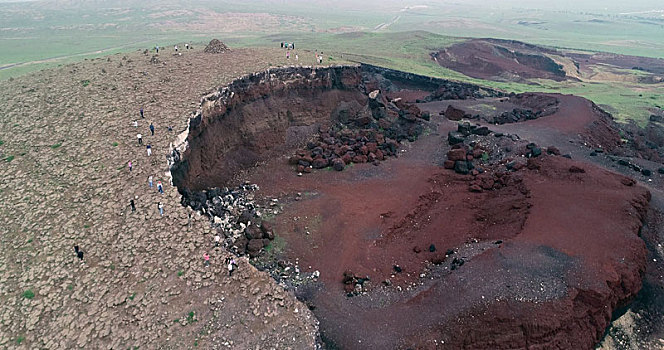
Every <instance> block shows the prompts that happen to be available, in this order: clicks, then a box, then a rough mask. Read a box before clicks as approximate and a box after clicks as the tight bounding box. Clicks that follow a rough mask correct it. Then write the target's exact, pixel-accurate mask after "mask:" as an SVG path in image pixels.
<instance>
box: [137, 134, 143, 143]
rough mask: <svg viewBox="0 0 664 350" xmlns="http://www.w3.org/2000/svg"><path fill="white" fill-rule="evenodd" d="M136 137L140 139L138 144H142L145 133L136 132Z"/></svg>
mask: <svg viewBox="0 0 664 350" xmlns="http://www.w3.org/2000/svg"><path fill="white" fill-rule="evenodd" d="M136 138H137V139H138V144H139V145H142V144H143V135H141V134H136Z"/></svg>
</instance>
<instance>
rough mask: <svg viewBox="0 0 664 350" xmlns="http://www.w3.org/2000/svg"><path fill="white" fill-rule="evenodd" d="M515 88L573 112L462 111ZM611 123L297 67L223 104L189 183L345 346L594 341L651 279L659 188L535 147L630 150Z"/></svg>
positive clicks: (189, 171)
mask: <svg viewBox="0 0 664 350" xmlns="http://www.w3.org/2000/svg"><path fill="white" fill-rule="evenodd" d="M506 98H513V99H514V101H518V102H519V104H520V105H521V106H524V105H525V106H537V105H538V103H537V101H554V100H555V101H556V108H555V109H554V110H551V112H550V113H545V114H543V115H542V116H541V117H539V118H537V119H528V120H526V121H523V122H522V121H520V120H517V121H518V122H519V123H518V125H520V127H521V128H522V129H521V130H522V132H524V133H526V132H528V131H530V132H531V134H532V139H529V140H522V139H521V138H520V137H519V136H518V135H516V134H513V133H510V125H512V124H505V125H501V126H500V127H501V128H502V129H501V130H500V132H498V131H497V130H493V131H492V130H489V127H493V125H483V124H471V123H470V121H465V122H464V121H462V122H461V123H458V122H457V121H451V120H448V118H444V117H443V115H444V114H445V113H444V110H445V107H447V106H449V105H450V104H452V103H457V104H458V103H462V104H464V103H465V104H473V103H476V104H483V103H485V101H500V100H501V99H506ZM529 99H534V100H535V101H534V102H532V101H531V102H528V100H529ZM568 105H571V106H572V107H573V109H574V113H571V112H570V111H569V110H568V109H569V108H572V107H566V106H568ZM439 112H443V113H439ZM605 118H606V116H605V115H604V114H602V113H601V111H599V110H598V108H597V107H596V106H594V105H593V104H592V103H590V102H589V101H587V100H585V99H582V98H578V97H573V96H563V95H548V94H527V95H520V96H511V97H510V96H507V95H506V94H504V93H502V92H499V91H494V90H490V89H486V88H482V87H479V86H475V85H470V84H463V83H457V82H452V81H447V80H441V79H435V78H430V77H425V76H419V75H414V74H409V73H404V72H399V71H394V70H389V69H384V68H380V67H375V66H370V65H358V66H336V67H327V68H311V67H286V68H278V69H271V70H268V71H265V72H261V73H256V74H253V75H249V76H245V77H242V78H239V79H237V80H236V81H234V82H233V83H231V84H230V85H228V86H224V87H221V88H219V89H218V90H217V91H215V92H213V93H211V94H209V95H207V96H205V97H204V98H203V99H202V101H201V108H200V109H199V111H198V112H197V113H196V114H195V115H194V116H193V117H192V118H191V119H190V123H189V128H188V130H187V131H186V132H185V133H184V134H183V135H181V137H180V138H179V139H178V141H177V142H175V144H174V148H173V151H172V153H171V174H172V177H173V182H174V184H175V185H176V186H177V187H178V189H179V191H180V193H181V194H182V203H183V204H184V205H187V206H191V207H193V208H194V209H196V210H200V211H203V212H205V213H206V214H207V215H209V216H210V221H211V224H212V225H213V226H214V227H216V229H217V230H218V232H219V233H220V235H222V237H224V239H225V245H226V246H227V247H228V248H229V249H230V250H232V251H234V252H235V253H236V254H249V255H250V256H252V257H253V259H252V260H253V261H254V262H255V263H257V265H260V266H262V267H263V268H265V269H267V270H268V272H269V273H270V274H271V275H272V276H273V277H275V278H276V279H277V280H278V281H279V282H280V283H281V284H282V285H283V286H285V287H286V288H289V289H292V290H293V291H294V293H295V294H296V295H297V296H298V298H299V299H300V300H302V301H304V302H305V303H306V304H307V305H308V306H309V308H310V309H312V310H313V312H314V314H315V315H316V317H317V318H318V320H319V321H320V332H321V342H323V343H324V344H325V345H326V346H327V347H328V348H343V349H368V348H369V349H387V348H402V349H415V348H417V349H438V348H445V349H447V348H449V349H459V348H473V349H507V348H509V349H514V348H560V349H593V348H594V347H595V345H596V344H597V343H598V341H599V340H600V339H601V337H602V336H603V334H604V332H605V330H606V328H607V326H608V324H609V322H610V321H611V319H612V314H613V312H614V311H616V310H619V309H620V308H622V307H624V306H626V305H628V304H629V303H630V302H631V300H633V298H634V297H635V296H636V294H637V293H638V292H639V290H640V289H641V284H642V276H643V273H644V270H645V265H646V254H647V251H646V247H645V244H644V242H643V240H642V239H641V238H640V237H639V234H640V229H641V227H642V225H643V220H644V218H645V217H646V212H647V209H648V205H649V200H650V193H649V192H648V190H646V189H645V188H643V187H641V186H639V185H638V184H637V183H635V181H634V180H632V179H630V178H627V177H625V176H622V175H618V174H615V173H612V172H609V171H607V170H604V169H602V168H599V167H597V166H595V165H592V164H590V163H587V162H580V161H576V160H572V159H569V157H564V156H561V152H560V150H559V149H558V148H559V147H561V146H560V145H553V144H548V145H547V147H541V146H539V145H538V144H536V142H546V141H548V140H549V139H547V138H546V137H542V138H539V136H540V135H544V134H545V133H547V132H549V133H558V134H562V135H565V136H567V137H569V138H575V137H585V139H584V140H591V141H595V142H597V143H598V144H599V143H605V142H609V143H610V142H615V138H616V135H617V132H616V131H615V130H611V129H610V127H609V126H607V125H608V124H607V121H606V120H605ZM487 120H489V119H487V118H477V119H475V120H473V123H476V122H477V123H483V122H484V121H487ZM559 121H562V122H559ZM563 124H564V126H563ZM514 125H516V124H514ZM598 125H600V126H603V127H602V128H600V127H597V126H598ZM547 130H548V131H547ZM544 136H546V135H544ZM541 140H546V141H541ZM564 140H565V142H566V140H567V139H564ZM618 141H619V138H618ZM588 142H590V141H588ZM556 146H558V147H556ZM248 183H249V184H256V185H258V187H251V191H252V193H251V194H250V195H247V194H246V193H245V194H243V193H242V191H247V185H246V184H248ZM243 184H245V185H243ZM238 186H239V187H238ZM247 196H248V197H247ZM238 198H243V199H242V203H244V204H243V206H242V210H241V211H242V212H237V208H234V207H232V203H237V201H238ZM244 198H250V200H245V199H244ZM250 202H251V203H250ZM229 203H231V204H229ZM274 208H278V209H279V210H278V215H271V213H272V210H273V209H274ZM233 211H235V212H234V213H232V212H233ZM231 214H232V215H231ZM228 215H230V216H228ZM222 216H223V217H224V218H221V217H222ZM229 217H230V218H231V221H233V222H229V219H228V218H229ZM240 223H241V224H242V225H241V226H236V224H237V225H239V224H240ZM225 225H227V226H225ZM228 225H230V226H228ZM228 227H234V229H233V230H234V231H233V230H230V229H228ZM237 227H240V228H241V231H238V229H237ZM275 237H276V238H275ZM276 242H280V244H276ZM276 247H281V248H280V249H277V248H276ZM261 252H264V253H263V254H261ZM265 252H268V253H269V254H267V253H265ZM293 273H297V274H300V275H302V276H305V277H303V278H299V279H296V278H292V276H293ZM295 281H297V283H296V282H295Z"/></svg>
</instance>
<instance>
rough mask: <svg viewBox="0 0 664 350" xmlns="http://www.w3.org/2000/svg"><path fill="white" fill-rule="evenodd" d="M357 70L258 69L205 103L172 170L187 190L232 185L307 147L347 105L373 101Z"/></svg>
mask: <svg viewBox="0 0 664 350" xmlns="http://www.w3.org/2000/svg"><path fill="white" fill-rule="evenodd" d="M360 81H361V70H360V67H359V66H353V67H329V68H310V67H288V68H282V69H272V70H267V71H264V72H261V73H255V74H251V75H248V76H245V77H242V78H239V79H237V80H235V81H233V82H232V83H231V84H229V85H227V86H224V87H221V88H219V89H218V90H217V91H215V92H214V93H211V94H209V95H207V96H205V97H204V98H203V99H202V100H201V108H200V110H199V111H198V112H197V114H196V115H195V116H194V117H193V118H192V119H191V120H190V123H189V133H188V135H187V139H186V143H187V147H186V149H185V150H184V152H183V153H182V154H181V156H179V157H178V158H179V161H177V162H175V164H174V165H173V166H172V168H171V174H172V175H173V182H174V184H176V185H177V186H178V187H180V189H183V188H188V189H190V190H202V189H205V188H211V187H217V186H221V185H224V184H226V183H227V182H229V181H230V180H232V179H233V177H234V176H235V175H237V174H238V173H240V172H242V171H243V170H246V169H248V168H250V167H252V166H254V165H255V164H256V163H258V162H260V161H263V160H265V159H267V158H269V157H271V156H276V155H278V156H281V155H283V154H287V153H289V150H292V149H293V148H296V147H297V146H301V145H303V144H306V142H307V140H308V139H309V138H310V137H311V136H312V135H313V134H314V133H316V132H317V131H318V128H319V127H320V126H323V125H329V124H330V123H331V118H330V115H331V114H332V112H333V111H334V110H335V109H336V108H337V107H338V106H339V105H340V104H341V103H342V102H345V103H349V102H356V103H358V104H366V96H365V95H364V94H363V93H362V91H361V90H360V88H359V85H360Z"/></svg>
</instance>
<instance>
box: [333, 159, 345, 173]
mask: <svg viewBox="0 0 664 350" xmlns="http://www.w3.org/2000/svg"><path fill="white" fill-rule="evenodd" d="M345 167H346V164H345V163H344V161H343V160H341V159H339V158H335V159H334V160H332V169H334V170H336V171H342V170H344V168H345Z"/></svg>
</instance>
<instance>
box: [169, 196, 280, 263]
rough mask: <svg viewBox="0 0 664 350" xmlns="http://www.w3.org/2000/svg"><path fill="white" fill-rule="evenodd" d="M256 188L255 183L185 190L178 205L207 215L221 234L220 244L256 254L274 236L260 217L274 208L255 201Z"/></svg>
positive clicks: (240, 253)
mask: <svg viewBox="0 0 664 350" xmlns="http://www.w3.org/2000/svg"><path fill="white" fill-rule="evenodd" d="M256 190H258V186H257V185H252V184H244V185H242V186H239V187H237V188H234V189H229V188H223V189H219V188H213V189H210V190H207V191H201V192H193V193H192V192H186V193H184V194H183V195H182V204H183V205H185V206H190V207H191V208H192V209H194V210H196V211H200V212H202V213H203V214H205V215H207V216H208V217H209V218H210V223H211V225H212V227H214V228H216V229H217V230H218V231H219V233H220V234H221V235H223V237H224V242H223V245H224V247H226V248H227V249H229V250H230V251H232V252H234V253H236V254H237V255H244V254H248V255H249V256H250V257H256V256H258V255H259V254H260V252H261V251H262V249H263V248H264V247H266V246H267V245H268V244H270V241H271V240H273V239H274V231H273V230H272V227H271V226H270V224H269V223H268V222H266V221H262V220H261V217H262V215H263V213H264V212H265V211H267V210H274V209H270V208H269V207H270V206H269V205H268V206H266V208H263V207H261V206H259V205H258V204H256V202H255V201H254V198H253V193H252V192H254V191H256Z"/></svg>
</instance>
